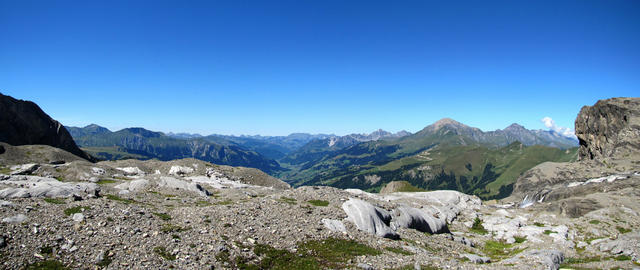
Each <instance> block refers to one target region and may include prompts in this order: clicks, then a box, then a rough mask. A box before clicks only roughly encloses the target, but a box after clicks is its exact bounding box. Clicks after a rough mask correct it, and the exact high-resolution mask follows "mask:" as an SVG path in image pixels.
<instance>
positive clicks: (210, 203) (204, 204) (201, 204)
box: [196, 200, 213, 207]
mask: <svg viewBox="0 0 640 270" xmlns="http://www.w3.org/2000/svg"><path fill="white" fill-rule="evenodd" d="M196 205H197V206H200V207H204V206H210V205H213V203H212V202H210V201H205V200H198V201H196Z"/></svg>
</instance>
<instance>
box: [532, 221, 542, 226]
mask: <svg viewBox="0 0 640 270" xmlns="http://www.w3.org/2000/svg"><path fill="white" fill-rule="evenodd" d="M533 225H535V226H536V227H544V223H540V222H535V223H533Z"/></svg>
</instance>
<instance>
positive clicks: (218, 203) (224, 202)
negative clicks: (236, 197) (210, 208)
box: [213, 200, 233, 205]
mask: <svg viewBox="0 0 640 270" xmlns="http://www.w3.org/2000/svg"><path fill="white" fill-rule="evenodd" d="M230 204H233V201H232V200H224V201H219V202H214V203H213V205H230Z"/></svg>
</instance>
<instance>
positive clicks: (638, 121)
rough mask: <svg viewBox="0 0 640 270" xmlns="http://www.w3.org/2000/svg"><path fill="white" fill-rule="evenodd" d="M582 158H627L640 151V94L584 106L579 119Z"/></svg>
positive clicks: (578, 133)
mask: <svg viewBox="0 0 640 270" xmlns="http://www.w3.org/2000/svg"><path fill="white" fill-rule="evenodd" d="M576 135H577V136H578V139H579V140H580V151H579V155H580V159H581V160H584V159H595V160H603V159H606V158H614V159H624V158H629V157H630V156H631V155H634V156H636V155H638V153H640V98H611V99H606V100H600V101H598V102H597V103H596V104H595V105H593V106H584V107H583V108H582V109H581V110H580V114H578V118H577V119H576Z"/></svg>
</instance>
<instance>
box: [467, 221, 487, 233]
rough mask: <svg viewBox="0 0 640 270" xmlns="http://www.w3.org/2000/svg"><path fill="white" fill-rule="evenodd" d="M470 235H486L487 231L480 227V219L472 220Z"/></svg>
mask: <svg viewBox="0 0 640 270" xmlns="http://www.w3.org/2000/svg"><path fill="white" fill-rule="evenodd" d="M470 231H471V232H472V233H477V234H487V233H488V231H487V229H485V228H484V226H482V219H480V218H478V217H476V219H474V220H473V225H472V226H471V230H470Z"/></svg>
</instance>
